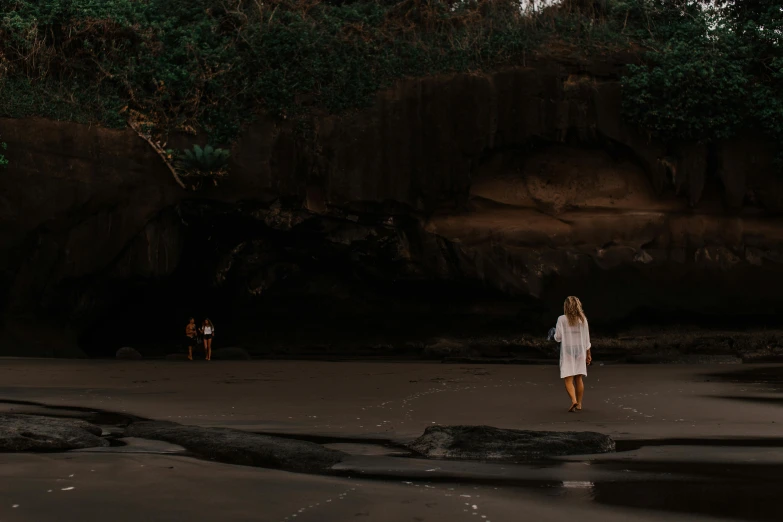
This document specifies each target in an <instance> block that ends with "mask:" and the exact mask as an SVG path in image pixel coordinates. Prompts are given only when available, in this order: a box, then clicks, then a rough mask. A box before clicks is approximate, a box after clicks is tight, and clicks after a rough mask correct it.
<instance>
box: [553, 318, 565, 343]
mask: <svg viewBox="0 0 783 522" xmlns="http://www.w3.org/2000/svg"><path fill="white" fill-rule="evenodd" d="M561 323H562V321H560V318H559V317H558V318H557V324H556V325H555V341H557V342H562V341H563V326H562V324H561Z"/></svg>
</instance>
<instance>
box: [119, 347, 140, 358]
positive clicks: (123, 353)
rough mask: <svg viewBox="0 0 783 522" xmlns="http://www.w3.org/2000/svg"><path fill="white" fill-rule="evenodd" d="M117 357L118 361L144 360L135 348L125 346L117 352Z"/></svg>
mask: <svg viewBox="0 0 783 522" xmlns="http://www.w3.org/2000/svg"><path fill="white" fill-rule="evenodd" d="M116 357H117V359H125V360H129V361H139V360H141V359H142V356H141V354H140V353H139V351H138V350H136V349H135V348H130V347H129V346H125V347H123V348H120V349H119V350H117V354H116Z"/></svg>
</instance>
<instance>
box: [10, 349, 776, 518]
mask: <svg viewBox="0 0 783 522" xmlns="http://www.w3.org/2000/svg"><path fill="white" fill-rule="evenodd" d="M589 371H590V376H589V379H588V381H587V385H588V390H587V393H586V397H585V405H584V407H585V410H584V411H583V412H582V413H579V414H568V413H566V409H567V408H568V405H569V404H568V399H567V396H566V395H565V392H564V391H563V390H562V385H561V383H560V381H559V380H558V379H557V370H556V368H555V367H549V366H492V365H490V366H483V367H482V366H468V365H443V364H436V363H375V362H356V363H353V362H343V363H327V362H279V361H275V362H271V361H270V362H266V361H253V362H217V361H215V362H212V363H206V362H203V361H197V362H193V363H187V362H163V361H161V362H152V361H143V362H118V361H59V360H25V359H4V360H2V361H0V399H2V400H6V401H34V402H39V403H44V404H48V405H51V406H82V407H88V408H100V409H104V410H110V411H115V412H122V413H126V414H134V415H138V416H142V417H147V418H151V419H159V420H174V421H176V422H180V423H183V424H199V425H203V426H226V427H232V428H237V429H245V430H253V431H264V432H276V433H285V434H299V435H302V436H308V437H311V436H316V435H318V436H323V437H324V438H323V439H322V441H323V442H326V443H333V444H336V445H335V446H334V447H337V448H339V449H342V450H344V451H348V452H349V453H352V454H354V456H353V457H351V458H350V459H349V460H348V461H346V462H344V463H342V464H340V465H338V466H337V470H338V471H339V472H340V473H342V474H343V475H344V476H340V477H323V476H311V475H301V474H292V473H285V472H279V471H271V470H265V469H258V468H247V467H238V466H230V465H225V464H220V463H212V462H205V461H200V460H196V459H193V458H190V457H187V456H184V455H181V454H178V453H180V450H179V448H177V447H176V446H171V445H165V444H161V443H151V442H149V441H130V444H129V445H128V446H126V447H122V448H102V449H101V450H99V451H82V452H70V453H59V454H45V455H41V454H26V455H20V454H4V455H0V462H2V465H1V466H0V481H1V484H2V488H0V521H3V522H6V521H37V522H42V521H49V520H52V521H54V520H79V521H92V520H96V521H97V520H101V521H123V520H134V521H137V520H161V521H164V520H165V521H174V520H217V521H234V520H237V521H238V520H242V521H244V520H256V521H259V520H260V521H267V520H269V521H278V520H281V521H282V520H297V521H299V520H304V521H324V522H329V521H340V522H342V521H346V520H379V521H398V520H399V521H404V520H411V521H441V520H442V521H455V522H456V521H460V520H466V521H467V520H479V521H494V522H498V521H517V520H542V521H545V520H568V519H571V518H573V517H575V516H578V517H579V518H580V519H581V520H587V521H590V520H596V521H597V520H602V521H614V520H617V521H620V520H639V521H643V520H673V519H678V520H683V519H686V520H701V519H703V517H717V518H721V517H722V518H724V519H735V520H765V521H766V520H770V521H771V520H780V519H782V518H783V516H780V515H778V512H777V510H776V509H775V505H774V500H775V496H776V495H777V490H778V489H779V487H778V486H776V484H778V485H779V480H780V479H779V477H780V476H783V437H781V435H783V410H782V409H781V407H780V406H781V405H782V404H783V403H782V402H781V397H783V394H781V391H783V384H781V383H782V382H783V380H781V379H780V377H781V376H783V367H779V366H778V367H774V366H772V367H769V366H765V367H754V366H747V365H724V366H698V367H696V366H594V367H592V368H591V369H590V370H589ZM738 372H739V373H738ZM732 373H736V375H730V376H728V377H727V375H728V374H732ZM721 376H723V377H721ZM744 381H758V382H755V383H754V382H744ZM12 409H13V411H30V412H32V411H36V410H39V411H40V409H36V408H31V407H28V406H20V405H14V404H8V403H5V404H3V403H0V411H11V410H12ZM433 423H438V424H488V425H492V426H497V427H501V428H520V429H545V430H593V431H599V432H603V433H607V434H610V435H612V436H614V437H615V438H616V439H617V440H618V449H623V450H628V451H622V452H619V453H617V454H612V455H604V456H596V457H568V458H562V459H557V460H556V461H554V462H550V463H541V464H536V465H527V466H524V465H516V466H515V465H501V464H488V463H471V462H443V461H427V460H420V459H411V458H402V457H396V456H384V455H385V454H393V453H395V452H398V450H396V449H394V448H393V447H392V448H390V447H388V446H387V447H383V446H380V445H373V444H371V443H372V440H371V439H379V440H386V441H389V442H391V443H400V442H406V441H408V440H410V439H412V438H414V437H416V436H418V435H420V434H421V433H422V431H423V430H424V428H426V427H427V426H429V425H432V424H433ZM343 438H345V439H350V440H347V441H340V440H337V439H343ZM319 440H321V439H319ZM633 441H637V442H633ZM71 475H73V476H71ZM349 476H350V478H348V477H349ZM368 477H370V478H368ZM70 487H72V488H74V489H68V490H64V489H63V488H70ZM49 490H51V492H49ZM13 506H17V507H13ZM473 506H476V507H475V508H474V507H473ZM300 510H301V511H300ZM474 513H475V514H474ZM294 515H296V516H294ZM286 517H287V518H286ZM711 519H712V520H714V519H715V518H711Z"/></svg>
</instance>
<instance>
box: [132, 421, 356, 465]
mask: <svg viewBox="0 0 783 522" xmlns="http://www.w3.org/2000/svg"><path fill="white" fill-rule="evenodd" d="M125 436H126V437H137V438H141V439H151V440H162V441H165V442H169V443H171V444H178V445H180V446H182V447H184V448H186V449H187V450H188V451H190V452H191V453H193V454H194V455H197V456H199V457H202V458H206V459H209V460H215V461H219V462H225V463H227V464H239V465H244V466H258V467H262V468H272V469H281V470H286V471H294V472H300V473H317V472H325V471H327V470H329V469H330V468H331V467H332V466H334V465H335V464H337V463H338V462H341V461H342V460H343V458H344V457H345V456H346V455H345V454H344V453H342V452H340V451H336V450H332V449H327V448H325V447H323V446H321V445H320V444H315V443H313V442H304V441H298V440H290V439H283V438H278V437H270V436H268V435H258V434H255V433H249V432H245V431H239V430H232V429H228V428H202V427H200V426H185V425H182V424H177V423H173V422H157V421H149V422H138V423H134V424H131V425H130V426H129V427H128V429H127V430H126V431H125Z"/></svg>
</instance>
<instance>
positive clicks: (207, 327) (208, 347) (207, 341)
mask: <svg viewBox="0 0 783 522" xmlns="http://www.w3.org/2000/svg"><path fill="white" fill-rule="evenodd" d="M201 333H202V334H203V335H204V351H205V352H207V360H208V361H211V360H212V337H213V336H214V335H215V325H213V324H212V321H210V320H209V319H204V325H203V326H202V327H201Z"/></svg>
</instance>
